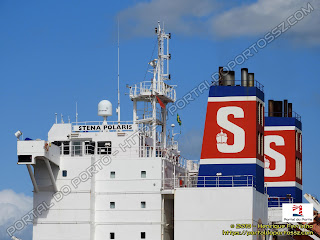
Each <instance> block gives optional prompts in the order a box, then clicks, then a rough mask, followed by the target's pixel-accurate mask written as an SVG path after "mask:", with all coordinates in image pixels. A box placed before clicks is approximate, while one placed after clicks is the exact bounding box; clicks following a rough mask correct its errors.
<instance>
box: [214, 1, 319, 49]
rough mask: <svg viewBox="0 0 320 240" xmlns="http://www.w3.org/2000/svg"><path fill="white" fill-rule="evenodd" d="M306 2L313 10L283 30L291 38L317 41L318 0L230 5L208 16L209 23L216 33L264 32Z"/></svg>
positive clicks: (226, 35) (221, 34)
mask: <svg viewBox="0 0 320 240" xmlns="http://www.w3.org/2000/svg"><path fill="white" fill-rule="evenodd" d="M308 2H310V3H311V5H312V7H313V8H314V9H315V10H314V11H312V12H311V13H309V14H308V15H307V16H305V17H304V18H303V19H302V20H301V21H299V22H298V23H297V24H296V25H294V26H292V28H291V29H290V30H288V31H287V32H286V34H288V35H289V36H290V39H291V40H295V41H296V40H297V41H303V42H305V43H311V44H317V43H319V40H320V33H319V24H320V14H319V8H320V4H319V2H318V1H317V0H311V1H310V0H258V1H257V2H255V3H251V4H248V5H245V6H240V7H235V8H232V9H230V10H229V11H226V12H224V13H222V14H221V15H219V16H216V17H215V18H213V19H211V20H210V21H211V23H210V24H211V26H212V30H213V32H214V33H215V35H216V36H219V37H237V36H248V35H249V36H257V35H258V36H259V35H262V36H263V34H265V33H267V32H268V31H270V30H271V29H273V28H274V27H276V26H278V25H279V24H280V23H281V22H283V21H286V19H287V18H288V17H290V16H291V15H293V14H294V13H295V12H296V11H297V10H301V8H302V7H303V8H306V9H307V6H308ZM291 22H292V20H291ZM287 25H288V24H287Z"/></svg>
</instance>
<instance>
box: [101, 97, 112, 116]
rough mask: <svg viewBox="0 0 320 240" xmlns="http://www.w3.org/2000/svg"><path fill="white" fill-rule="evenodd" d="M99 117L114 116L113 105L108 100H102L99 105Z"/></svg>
mask: <svg viewBox="0 0 320 240" xmlns="http://www.w3.org/2000/svg"><path fill="white" fill-rule="evenodd" d="M98 116H101V117H109V116H112V103H111V102H110V101H108V100H102V101H101V102H99V104H98Z"/></svg>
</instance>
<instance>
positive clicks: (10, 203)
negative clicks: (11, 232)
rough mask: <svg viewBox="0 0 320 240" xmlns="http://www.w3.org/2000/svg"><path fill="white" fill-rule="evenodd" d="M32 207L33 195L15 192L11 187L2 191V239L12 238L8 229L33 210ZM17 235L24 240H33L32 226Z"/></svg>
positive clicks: (0, 219)
mask: <svg viewBox="0 0 320 240" xmlns="http://www.w3.org/2000/svg"><path fill="white" fill-rule="evenodd" d="M32 208H33V201H32V197H29V196H26V195H24V194H18V193H15V192H14V191H12V190H10V189H8V190H2V191H0V239H3V240H7V239H10V237H9V236H8V234H7V232H6V229H7V228H8V227H9V226H11V225H12V224H14V222H15V221H17V220H19V219H21V218H22V217H23V216H24V215H25V214H26V213H28V212H29V211H31V210H32ZM15 236H17V237H20V238H22V239H23V240H28V239H30V240H31V238H32V226H31V225H28V226H27V227H26V228H25V229H23V230H21V231H19V232H17V234H16V235H15Z"/></svg>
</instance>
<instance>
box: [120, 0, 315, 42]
mask: <svg viewBox="0 0 320 240" xmlns="http://www.w3.org/2000/svg"><path fill="white" fill-rule="evenodd" d="M308 2H310V3H311V4H312V6H313V7H314V9H315V10H314V11H312V12H311V13H310V14H309V15H307V16H306V17H305V18H304V19H302V20H301V21H299V22H298V23H297V24H296V25H294V26H293V27H292V28H291V29H290V30H289V31H287V32H286V36H289V37H288V38H287V39H290V40H293V41H298V42H302V43H306V44H311V45H313V44H315V45H317V44H319V43H320V32H319V30H318V29H319V24H320V11H319V9H320V2H319V0H257V1H255V2H251V3H247V1H245V3H243V5H240V6H239V2H234V3H235V4H237V5H233V6H231V7H230V2H228V3H226V2H224V3H223V2H222V1H219V0H211V1H210V0H198V1H194V0H152V1H149V2H139V3H137V4H136V5H134V6H132V7H129V8H127V9H124V10H123V11H121V12H120V13H119V19H120V24H121V26H122V27H121V28H122V31H121V32H125V33H126V35H127V36H130V37H132V36H151V35H152V34H153V31H152V30H151V29H153V28H154V27H155V26H156V23H157V21H158V20H161V21H164V22H165V24H166V26H168V28H169V30H170V31H172V32H173V33H175V34H184V35H190V36H195V35H197V34H201V35H206V36H207V37H210V38H234V37H240V36H254V37H259V36H261V37H263V36H264V34H266V33H267V32H268V31H270V30H271V29H273V28H274V27H276V26H277V25H279V24H280V23H281V22H283V21H285V20H286V19H287V18H288V17H289V16H291V15H292V14H294V13H295V12H296V11H297V10H299V9H301V8H302V7H304V8H306V7H307V4H308ZM222 4H224V5H225V6H222ZM223 7H224V8H225V10H224V11H223V10H222V9H223Z"/></svg>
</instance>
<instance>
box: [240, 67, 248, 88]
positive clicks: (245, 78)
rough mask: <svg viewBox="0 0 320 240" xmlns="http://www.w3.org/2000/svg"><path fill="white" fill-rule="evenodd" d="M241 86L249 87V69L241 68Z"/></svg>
mask: <svg viewBox="0 0 320 240" xmlns="http://www.w3.org/2000/svg"><path fill="white" fill-rule="evenodd" d="M241 86H243V87H248V68H241Z"/></svg>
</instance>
